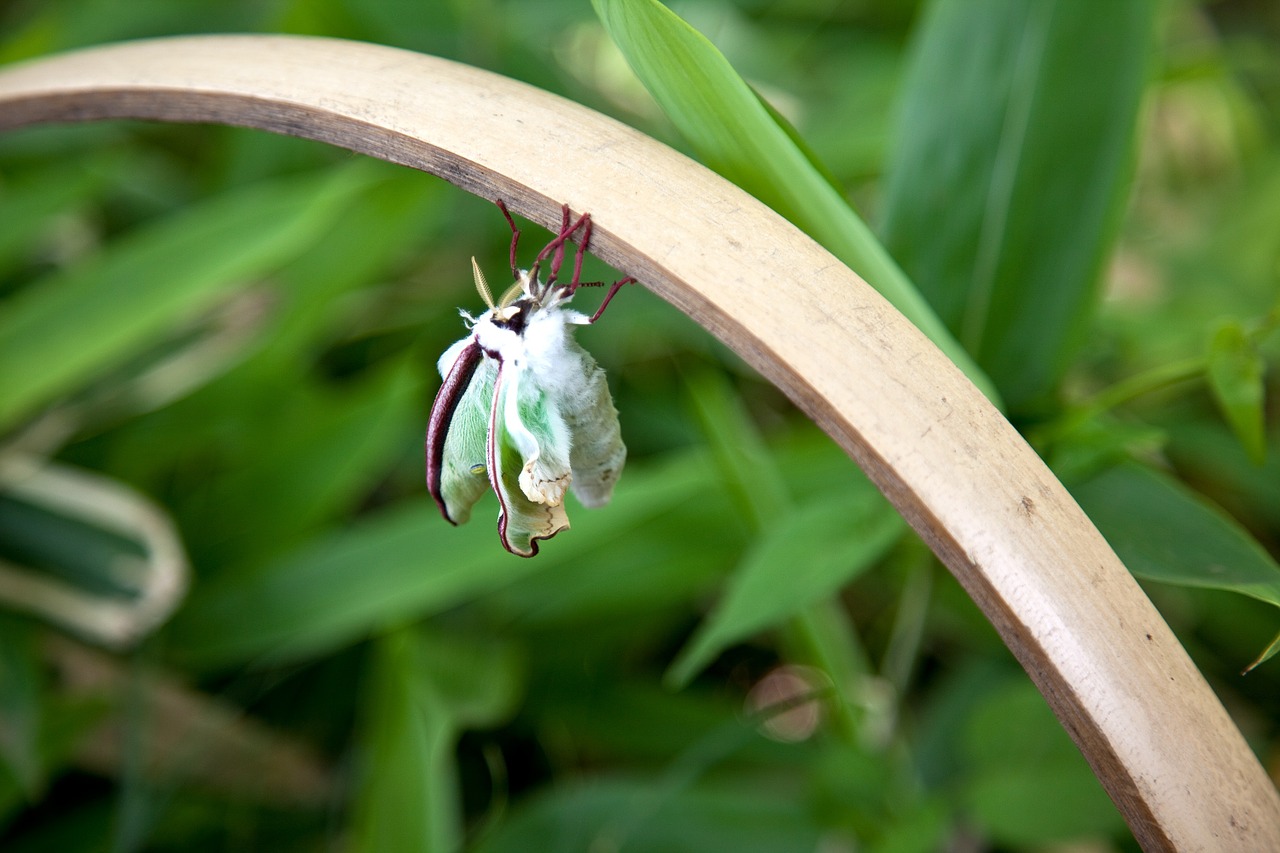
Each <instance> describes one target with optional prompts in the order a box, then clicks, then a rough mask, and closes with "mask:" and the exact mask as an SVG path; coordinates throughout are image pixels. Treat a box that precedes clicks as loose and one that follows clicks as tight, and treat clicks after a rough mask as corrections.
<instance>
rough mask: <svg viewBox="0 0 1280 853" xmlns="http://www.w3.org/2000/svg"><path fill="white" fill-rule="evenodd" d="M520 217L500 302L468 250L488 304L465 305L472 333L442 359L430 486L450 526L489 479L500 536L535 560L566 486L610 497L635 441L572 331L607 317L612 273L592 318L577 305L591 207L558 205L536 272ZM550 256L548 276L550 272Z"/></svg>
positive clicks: (589, 498)
mask: <svg viewBox="0 0 1280 853" xmlns="http://www.w3.org/2000/svg"><path fill="white" fill-rule="evenodd" d="M497 205H498V208H499V209H500V210H501V211H502V215H503V216H505V217H506V220H507V224H508V225H510V226H511V250H510V262H511V276H512V278H513V279H514V280H515V281H514V283H513V284H512V285H511V286H510V287H509V288H508V289H507V291H506V292H505V293H503V294H502V296H501V298H499V299H498V300H497V301H494V298H493V293H492V291H490V289H489V285H488V284H487V283H486V281H485V277H484V273H483V272H481V271H480V266H479V264H477V263H476V259H475V258H474V257H473V258H472V259H471V270H472V273H473V274H474V277H475V284H476V291H477V292H478V293H479V294H480V298H481V299H483V300H484V303H485V305H486V306H488V310H487V311H485V312H484V313H483V314H481V315H480V316H478V317H473V316H471V315H470V314H468V313H467V312H466V311H465V310H461V309H459V313H460V314H462V317H463V319H464V322H465V323H466V325H467V327H468V329H469V334H468V335H467V336H466V337H465V338H463V339H462V340H460V341H458V342H457V343H455V344H454V345H453V346H451V347H449V348H448V349H447V350H446V351H445V353H444V355H442V356H441V357H440V360H439V363H438V364H437V367H438V369H439V371H440V376H441V378H442V379H443V384H442V385H441V386H440V390H439V392H438V393H437V394H436V399H435V403H434V404H433V405H432V407H431V417H430V420H429V421H428V425H427V436H426V457H427V459H426V468H427V489H428V491H430V493H431V497H432V498H434V499H435V502H436V505H437V506H439V507H440V512H441V514H442V515H443V516H444V517H445V520H446V521H448V522H450V523H451V524H455V525H457V524H462V523H464V522H465V521H467V519H469V518H470V517H471V510H472V508H473V507H474V506H475V504H476V501H478V500H479V499H480V498H481V497H482V496H483V495H484V493H485V492H486V491H488V490H489V489H490V488H492V489H493V491H494V492H495V493H496V494H497V496H498V535H499V537H500V538H501V540H502V544H503V546H504V547H505V548H506V549H507V550H508V551H510V552H511V553H513V554H517V555H519V556H521V557H532V556H534V555H536V554H537V553H538V542H539V540H543V539H550V538H551V537H552V536H555V535H556V534H557V533H559V532H560V531H562V530H565V529H567V528H568V527H569V517H568V515H567V514H566V512H565V507H564V499H565V493H566V491H569V490H572V492H573V494H574V495H575V496H576V497H577V498H578V500H579V501H581V502H582V504H583V505H585V506H588V507H597V506H602V505H604V504H606V503H608V501H609V498H610V497H611V496H612V494H613V487H614V484H615V483H616V482H617V480H618V476H619V475H620V474H621V473H622V467H623V464H624V463H625V462H626V458H627V450H626V447H625V446H624V445H623V443H622V433H621V430H620V428H619V426H618V412H617V409H615V408H614V405H613V398H612V397H611V396H610V394H609V385H608V383H607V382H606V379H605V374H604V370H603V369H602V368H601V367H600V366H599V365H598V364H596V362H595V359H593V358H592V357H591V355H590V354H589V353H587V351H586V350H584V349H583V348H582V347H581V346H580V345H579V344H578V343H577V342H576V341H575V340H574V339H573V329H574V327H575V326H580V325H589V324H591V323H594V322H595V321H596V320H598V319H599V318H600V316H601V314H603V313H604V309H605V308H606V307H607V306H608V304H609V301H610V300H611V299H612V298H613V296H614V294H616V293H617V292H618V289H619V288H621V287H622V286H623V285H624V284H628V283H630V282H632V281H634V279H632V278H630V277H627V278H624V279H622V280H621V281H617V282H615V283H614V284H613V285H612V286H611V287H610V289H609V291H608V294H607V295H606V296H605V298H604V301H603V302H602V303H601V304H600V307H599V308H598V309H597V310H596V312H595V313H594V314H592V315H591V316H589V317H588V316H587V315H585V314H582V313H580V312H578V311H575V310H573V309H571V308H569V307H568V302H569V300H571V299H572V298H573V295H574V293H575V292H576V291H577V290H578V288H580V287H583V286H588V285H600V284H602V283H601V282H583V281H582V280H581V276H582V258H583V255H584V254H585V253H586V251H587V246H588V244H589V243H590V241H591V215H590V214H588V213H584V214H582V215H581V216H579V217H578V218H577V219H576V220H572V218H571V216H570V213H569V207H568V205H563V206H562V208H561V225H560V231H559V233H558V234H556V236H555V238H554V239H552V240H551V242H550V243H548V244H547V245H546V247H545V248H543V250H542V251H541V252H539V253H538V256H537V257H536V258H535V259H534V261H533V264H532V265H531V266H530V267H529V268H528V269H519V268H517V266H516V251H517V248H518V246H519V242H520V229H518V228H517V227H516V224H515V221H514V220H513V219H512V218H511V214H510V213H509V212H508V211H507V207H506V205H505V204H503V203H502V201H501V200H499V201H497ZM570 241H576V242H577V252H576V254H575V258H574V264H573V275H572V278H571V279H570V280H569V281H568V282H567V283H566V282H561V281H558V277H559V274H560V268H561V265H562V264H563V263H564V257H565V244H566V243H569V242H570ZM544 262H545V263H547V264H548V274H547V278H546V281H543V280H542V278H541V267H542V264H543V263H544Z"/></svg>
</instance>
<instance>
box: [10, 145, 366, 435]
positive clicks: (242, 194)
mask: <svg viewBox="0 0 1280 853" xmlns="http://www.w3.org/2000/svg"><path fill="white" fill-rule="evenodd" d="M356 166H357V167H356V168H348V169H343V170H338V171H336V172H334V173H333V175H332V176H331V177H327V178H324V179H323V180H317V178H316V177H315V176H314V175H307V176H305V177H303V178H296V177H294V178H289V179H284V180H280V181H274V182H271V183H266V184H262V185H256V186H252V187H249V188H248V189H238V190H234V191H231V192H228V193H226V194H224V195H222V196H219V197H217V198H214V199H213V200H211V201H208V202H205V203H204V204H202V205H200V206H199V207H197V208H195V209H193V210H190V211H187V212H185V213H183V214H182V215H180V216H174V217H170V218H166V219H164V220H163V221H161V222H159V223H157V224H153V225H150V226H147V227H144V228H142V229H140V230H139V231H137V232H134V233H132V234H130V235H128V236H127V237H125V238H123V239H121V240H119V241H117V242H115V243H113V244H112V245H111V247H110V248H108V249H107V250H106V251H104V253H103V254H101V255H98V256H96V257H93V258H91V259H89V260H87V261H85V262H83V263H80V264H77V265H75V266H74V267H71V268H69V269H66V270H62V271H59V272H57V273H54V274H52V275H51V276H49V278H48V279H47V280H44V281H39V282H35V283H34V284H32V285H31V286H29V287H27V288H26V289H25V290H23V292H22V293H21V294H19V295H18V296H17V297H15V298H14V299H12V300H10V301H9V302H8V304H6V305H5V306H4V312H3V315H0V428H3V427H5V426H8V425H10V424H12V423H13V422H14V421H15V420H17V419H18V418H20V417H23V416H24V415H28V414H30V413H31V412H32V410H33V409H35V408H36V407H37V406H39V405H41V404H44V403H47V402H49V401H50V400H51V399H53V398H54V397H56V396H57V395H59V394H64V393H66V392H68V391H71V390H73V389H74V388H75V387H76V386H77V385H79V384H81V383H83V382H86V381H88V380H89V379H91V378H92V377H93V376H95V375H97V374H100V373H103V372H105V371H107V370H110V369H111V368H114V367H117V366H119V365H120V364H122V363H123V362H124V361H126V360H127V359H128V358H129V357H130V356H133V355H136V354H138V353H139V352H140V351H141V350H143V349H144V348H145V347H146V346H148V345H149V344H152V343H154V342H156V341H158V340H160V339H162V338H163V337H165V336H167V335H168V334H170V333H171V332H172V330H173V328H174V326H175V325H177V324H180V323H182V322H183V321H185V320H188V319H190V318H192V317H194V316H196V315H197V314H198V313H199V312H200V311H202V310H205V309H207V308H209V307H211V306H212V305H213V304H215V303H216V302H217V301H218V300H219V299H220V298H222V297H223V296H225V295H226V293H228V292H229V291H230V290H231V289H232V288H234V287H236V286H238V285H240V284H243V283H244V282H245V280H246V279H253V278H256V277H259V276H262V275H264V274H266V273H267V272H269V271H271V270H272V269H274V268H276V267H278V266H279V265H281V264H282V263H284V262H285V261H286V260H288V259H289V258H290V257H292V256H294V255H296V254H298V253H299V252H301V251H303V250H304V249H305V248H306V247H307V246H308V245H310V244H312V243H314V242H315V241H316V240H318V239H319V238H320V236H321V235H322V234H323V233H324V231H325V230H326V229H327V228H328V227H330V226H331V225H332V223H333V222H334V221H335V219H336V218H337V217H338V215H339V214H341V213H342V211H343V209H344V207H345V206H346V205H347V204H348V203H349V202H350V200H351V198H352V196H353V195H354V194H355V193H356V192H357V191H359V190H360V189H362V188H363V187H364V186H366V185H367V183H368V175H369V174H371V172H370V171H369V170H368V169H366V168H364V164H363V163H360V164H356Z"/></svg>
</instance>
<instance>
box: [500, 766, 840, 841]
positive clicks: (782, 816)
mask: <svg viewBox="0 0 1280 853" xmlns="http://www.w3.org/2000/svg"><path fill="white" fill-rule="evenodd" d="M660 784H661V783H660V782H653V781H650V780H647V779H624V778H608V777H602V778H597V779H595V780H594V781H590V782H585V783H584V782H576V783H573V784H569V785H561V786H558V787H554V788H552V789H551V790H549V791H548V792H547V793H545V794H542V795H540V796H536V797H532V798H530V799H529V800H527V801H525V802H524V803H522V805H521V807H520V808H519V810H518V811H516V812H515V813H514V814H513V815H512V816H511V817H510V818H509V819H508V820H507V821H505V822H504V824H503V825H502V826H501V827H500V828H499V829H498V830H496V831H495V832H494V833H493V834H492V835H490V836H488V837H486V838H484V839H482V840H481V841H480V843H479V845H478V846H477V848H476V850H477V853H526V851H528V850H530V849H531V844H532V845H533V847H534V848H538V847H541V848H543V849H548V850H622V851H627V853H672V851H676V853H691V851H707V850H785V851H792V850H796V851H799V850H817V849H821V846H822V839H823V838H824V832H823V829H822V828H821V827H820V826H818V825H817V823H816V821H815V820H814V819H813V818H812V817H811V816H810V815H808V814H806V813H805V810H804V809H799V808H796V806H795V804H794V803H793V802H791V801H790V800H789V798H787V797H780V796H778V794H777V792H776V791H775V792H772V793H765V792H762V790H761V789H760V788H759V786H758V785H751V784H746V783H743V782H725V781H715V782H712V781H710V780H707V781H703V782H700V783H699V784H698V785H695V786H692V787H691V788H690V789H688V790H686V791H684V792H683V793H682V794H681V796H679V797H677V798H673V799H668V800H663V801H662V802H661V805H660V807H659V808H657V809H648V808H646V806H647V805H648V804H649V803H651V802H653V800H654V799H655V796H657V795H660V792H655V788H657V787H659V786H660Z"/></svg>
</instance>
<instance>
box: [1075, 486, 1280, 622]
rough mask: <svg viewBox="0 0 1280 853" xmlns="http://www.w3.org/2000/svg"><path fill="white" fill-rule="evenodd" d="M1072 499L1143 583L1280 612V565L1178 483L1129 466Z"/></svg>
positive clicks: (1224, 516)
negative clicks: (1219, 594)
mask: <svg viewBox="0 0 1280 853" xmlns="http://www.w3.org/2000/svg"><path fill="white" fill-rule="evenodd" d="M1071 493H1072V495H1074V496H1075V498H1076V500H1077V501H1079V503H1080V506H1081V507H1082V508H1083V509H1084V511H1085V512H1086V513H1088V514H1089V517H1090V518H1091V519H1093V522H1094V523H1095V524H1096V525H1098V529H1099V530H1101V531H1102V534H1103V535H1104V536H1106V537H1107V541H1108V542H1110V543H1111V547H1112V548H1114V549H1115V550H1116V554H1118V555H1119V557H1120V559H1121V560H1123V561H1124V564H1125V565H1126V566H1128V567H1129V571H1131V572H1133V573H1134V574H1135V575H1137V576H1138V577H1141V578H1147V579H1148V580H1153V581H1160V582H1161V583H1169V584H1177V585H1179V586H1190V587H1205V588H1208V589H1221V590H1227V591H1230V592H1238V593H1241V594H1243V595H1248V596H1252V597H1253V598H1257V599H1259V600H1261V601H1266V602H1269V603H1271V604H1274V605H1276V606H1277V607H1280V565H1277V564H1276V561H1275V560H1274V559H1272V557H1271V556H1270V555H1269V554H1268V553H1267V552H1266V550H1265V549H1264V548H1263V547H1262V546H1261V545H1259V544H1258V543H1257V541H1255V540H1254V538H1253V537H1252V536H1250V535H1249V534H1248V532H1246V531H1245V529H1244V528H1243V527H1241V526H1240V524H1239V523H1238V522H1237V521H1236V520H1235V519H1234V518H1232V517H1231V516H1229V515H1227V513H1225V512H1224V511H1223V510H1221V509H1220V508H1218V507H1217V506H1214V505H1213V504H1211V503H1210V502H1209V501H1208V500H1206V499H1204V498H1203V497H1201V496H1199V495H1197V494H1195V493H1194V492H1192V491H1191V490H1190V489H1187V488H1186V487H1185V486H1183V485H1181V484H1180V483H1179V482H1178V481H1176V480H1174V479H1173V478H1171V477H1168V476H1166V475H1164V474H1160V473H1158V472H1156V471H1153V470H1151V469H1150V468H1147V467H1145V466H1143V465H1139V464H1137V463H1135V462H1126V463H1123V464H1120V465H1117V466H1116V467H1114V468H1111V469H1109V470H1107V471H1105V472H1103V473H1101V474H1099V475H1097V476H1095V477H1093V478H1091V479H1089V480H1087V481H1085V482H1084V483H1082V484H1080V485H1077V486H1074V487H1073V488H1072V489H1071Z"/></svg>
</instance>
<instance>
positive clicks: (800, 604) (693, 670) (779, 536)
mask: <svg viewBox="0 0 1280 853" xmlns="http://www.w3.org/2000/svg"><path fill="white" fill-rule="evenodd" d="M855 482H857V481H855ZM862 484H863V487H862V488H861V489H851V490H849V491H846V492H841V493H840V494H838V495H832V496H827V497H825V498H823V499H820V500H817V501H814V502H812V503H809V504H806V505H804V506H803V507H800V508H798V509H797V510H795V511H793V512H791V513H790V514H789V515H787V516H786V517H785V518H783V519H781V520H780V521H779V522H778V523H777V524H776V525H775V526H772V527H770V528H769V529H767V530H766V531H765V533H764V535H763V536H762V537H761V538H760V539H759V540H758V541H757V543H756V545H755V546H754V547H753V548H752V549H751V551H750V553H748V555H747V556H746V558H745V559H744V560H743V562H742V565H740V566H739V567H738V569H737V570H736V571H735V573H734V575H733V577H732V578H731V580H730V581H729V585H728V588H727V589H726V590H725V594H724V597H723V598H722V599H721V600H720V601H719V602H717V604H716V607H715V609H713V610H712V611H711V613H710V614H709V615H708V616H707V618H706V620H705V621H704V622H703V623H702V625H700V626H699V628H698V631H697V632H696V633H695V634H694V636H693V638H692V639H690V640H689V642H688V644H687V645H686V646H685V647H684V649H682V650H681V652H680V655H679V657H678V658H677V659H676V661H675V662H674V663H673V664H672V665H671V668H670V670H669V671H668V673H667V680H668V681H669V682H670V683H672V684H674V685H677V686H683V685H684V684H686V683H688V681H689V680H690V679H691V678H693V676H694V675H696V674H697V673H698V672H699V671H700V670H701V669H702V668H703V667H705V666H706V665H707V664H708V663H710V662H711V661H712V660H713V659H714V658H715V656H716V655H717V654H719V653H720V652H721V651H722V650H723V649H725V648H726V647H728V646H730V645H732V644H733V643H735V642H738V641H740V640H743V639H745V638H747V637H750V636H752V635H753V634H756V633H758V632H759V631H762V630H764V629H765V628H770V627H773V626H774V625H777V624H779V623H781V622H784V621H785V620H787V619H789V618H791V617H794V616H797V615H799V614H800V613H802V612H803V611H804V610H805V608H807V607H809V606H810V605H812V604H814V603H816V602H818V601H822V600H823V599H825V598H827V597H828V596H830V595H832V594H833V593H835V592H837V591H838V590H839V589H840V588H841V587H843V586H844V585H845V584H847V583H848V582H849V581H851V580H852V579H853V578H855V577H857V576H858V575H859V574H861V573H862V572H863V571H865V570H866V569H868V568H870V567H871V566H872V565H874V564H875V563H876V561H878V560H879V559H880V558H882V557H883V556H884V555H885V554H886V553H887V552H888V550H889V549H890V548H891V547H893V544H894V543H895V542H897V541H898V539H899V538H900V537H901V536H902V533H903V531H904V529H905V525H904V524H903V522H902V519H901V517H899V516H898V514H897V512H896V511H895V510H894V509H893V507H891V506H890V505H889V504H888V503H886V502H885V501H884V500H883V499H882V498H881V496H880V494H879V492H877V491H876V490H875V488H874V487H873V486H871V484H870V483H869V482H867V481H862Z"/></svg>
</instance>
